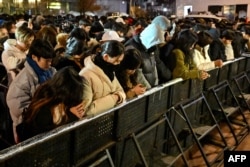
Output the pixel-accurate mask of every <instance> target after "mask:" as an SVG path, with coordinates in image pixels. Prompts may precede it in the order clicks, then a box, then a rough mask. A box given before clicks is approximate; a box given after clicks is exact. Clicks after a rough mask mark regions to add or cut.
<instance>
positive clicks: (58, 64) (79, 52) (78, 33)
mask: <svg viewBox="0 0 250 167" xmlns="http://www.w3.org/2000/svg"><path fill="white" fill-rule="evenodd" d="M85 35H86V34H85V32H84V30H83V29H81V28H74V29H73V30H72V31H71V32H70V34H69V37H68V40H67V45H66V49H65V54H64V56H61V55H57V56H56V57H55V58H54V59H53V62H52V66H53V67H55V68H56V69H57V70H59V69H61V68H63V67H66V66H73V67H74V68H75V70H76V71H78V72H79V71H80V70H81V69H82V67H83V65H82V64H81V59H82V56H83V53H84V51H85V49H86V48H85V47H86V46H85V42H86V36H85Z"/></svg>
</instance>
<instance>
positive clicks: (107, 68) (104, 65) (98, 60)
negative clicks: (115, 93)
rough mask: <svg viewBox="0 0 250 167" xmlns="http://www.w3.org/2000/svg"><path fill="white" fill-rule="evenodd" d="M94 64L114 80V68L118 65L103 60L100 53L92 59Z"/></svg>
mask: <svg viewBox="0 0 250 167" xmlns="http://www.w3.org/2000/svg"><path fill="white" fill-rule="evenodd" d="M94 63H95V65H97V66H99V67H100V68H101V69H102V70H103V72H104V73H105V74H106V75H107V76H108V77H109V79H110V80H111V81H113V80H114V77H115V73H114V72H115V70H116V69H117V67H118V65H113V64H111V63H108V62H106V61H104V60H103V58H102V56H101V55H96V56H95V59H94Z"/></svg>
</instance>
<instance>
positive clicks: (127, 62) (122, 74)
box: [116, 49, 142, 92]
mask: <svg viewBox="0 0 250 167" xmlns="http://www.w3.org/2000/svg"><path fill="white" fill-rule="evenodd" d="M141 63H142V57H141V53H140V52H139V51H138V50H137V49H128V50H126V51H125V53H124V58H123V60H122V61H121V63H120V66H119V69H118V70H117V71H116V76H117V79H118V80H119V82H120V84H121V86H122V87H123V89H124V91H125V92H127V91H128V90H129V89H131V88H129V87H128V85H127V81H128V80H129V79H130V82H131V83H132V85H133V86H135V85H137V73H134V74H133V75H130V76H128V75H126V70H135V69H137V68H139V67H140V65H141ZM128 77H129V78H128Z"/></svg>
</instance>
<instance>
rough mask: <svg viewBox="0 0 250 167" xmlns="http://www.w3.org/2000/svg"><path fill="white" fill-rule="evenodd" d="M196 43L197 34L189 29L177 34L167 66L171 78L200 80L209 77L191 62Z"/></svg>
mask: <svg viewBox="0 0 250 167" xmlns="http://www.w3.org/2000/svg"><path fill="white" fill-rule="evenodd" d="M197 41H198V37H197V34H196V33H195V32H193V31H191V30H189V29H185V30H182V31H180V32H179V34H178V37H177V39H176V43H175V49H174V50H173V51H172V53H171V55H170V57H169V62H168V66H169V67H170V69H172V71H173V78H182V79H184V80H187V79H196V78H198V79H201V80H204V79H206V78H208V77H209V74H208V73H207V72H206V71H203V70H199V69H198V68H197V66H196V65H195V63H194V60H193V50H194V46H195V44H196V42H197Z"/></svg>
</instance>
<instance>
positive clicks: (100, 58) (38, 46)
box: [0, 15, 250, 144]
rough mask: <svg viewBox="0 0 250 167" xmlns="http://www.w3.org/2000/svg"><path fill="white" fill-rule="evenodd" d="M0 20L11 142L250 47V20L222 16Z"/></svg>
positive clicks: (200, 71) (202, 74)
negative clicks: (249, 23)
mask: <svg viewBox="0 0 250 167" xmlns="http://www.w3.org/2000/svg"><path fill="white" fill-rule="evenodd" d="M0 21H1V26H0V49H1V66H3V67H4V68H5V69H6V71H4V72H6V76H7V77H6V78H7V81H5V82H3V79H2V78H1V81H2V83H1V84H5V86H6V87H7V88H8V90H7V94H6V99H4V100H6V103H7V106H8V111H9V114H10V116H11V119H12V124H13V127H12V128H13V136H14V137H13V144H14V143H19V142H21V141H23V140H26V139H28V138H30V137H32V136H35V135H37V134H40V133H43V132H46V131H49V130H52V129H54V128H56V127H58V126H60V125H63V124H66V123H69V122H72V121H77V120H81V119H84V118H86V117H93V116H96V115H97V114H100V113H102V112H105V111H107V110H109V109H111V108H113V107H114V106H116V105H119V104H121V103H125V102H126V101H128V100H130V99H132V98H136V97H137V96H139V95H142V94H144V93H145V92H146V91H147V90H149V89H151V88H153V87H155V86H158V85H160V84H163V83H166V82H168V81H170V80H172V79H174V78H183V79H184V80H187V79H200V80H205V79H207V78H208V77H210V75H209V72H208V71H209V70H210V69H213V68H221V67H222V66H223V62H225V61H228V60H232V59H234V58H237V57H239V56H240V55H241V53H242V52H250V25H247V24H243V23H241V24H240V23H239V22H234V23H231V22H226V21H224V20H222V21H220V22H214V20H204V19H203V20H202V19H200V20H190V19H179V20H177V19H176V18H175V19H168V18H167V17H166V16H162V15H160V16H157V17H155V18H132V17H124V16H123V17H117V18H116V17H115V18H108V17H106V16H101V17H100V18H98V17H88V16H79V17H76V18H74V19H72V18H71V20H70V24H69V22H62V24H58V22H56V21H55V20H54V19H52V18H51V17H48V16H47V17H45V16H41V15H37V16H34V17H32V18H27V17H25V15H19V16H18V17H17V16H16V17H15V18H14V17H4V16H1V17H0ZM242 25H244V26H242ZM1 76H4V74H1Z"/></svg>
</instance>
